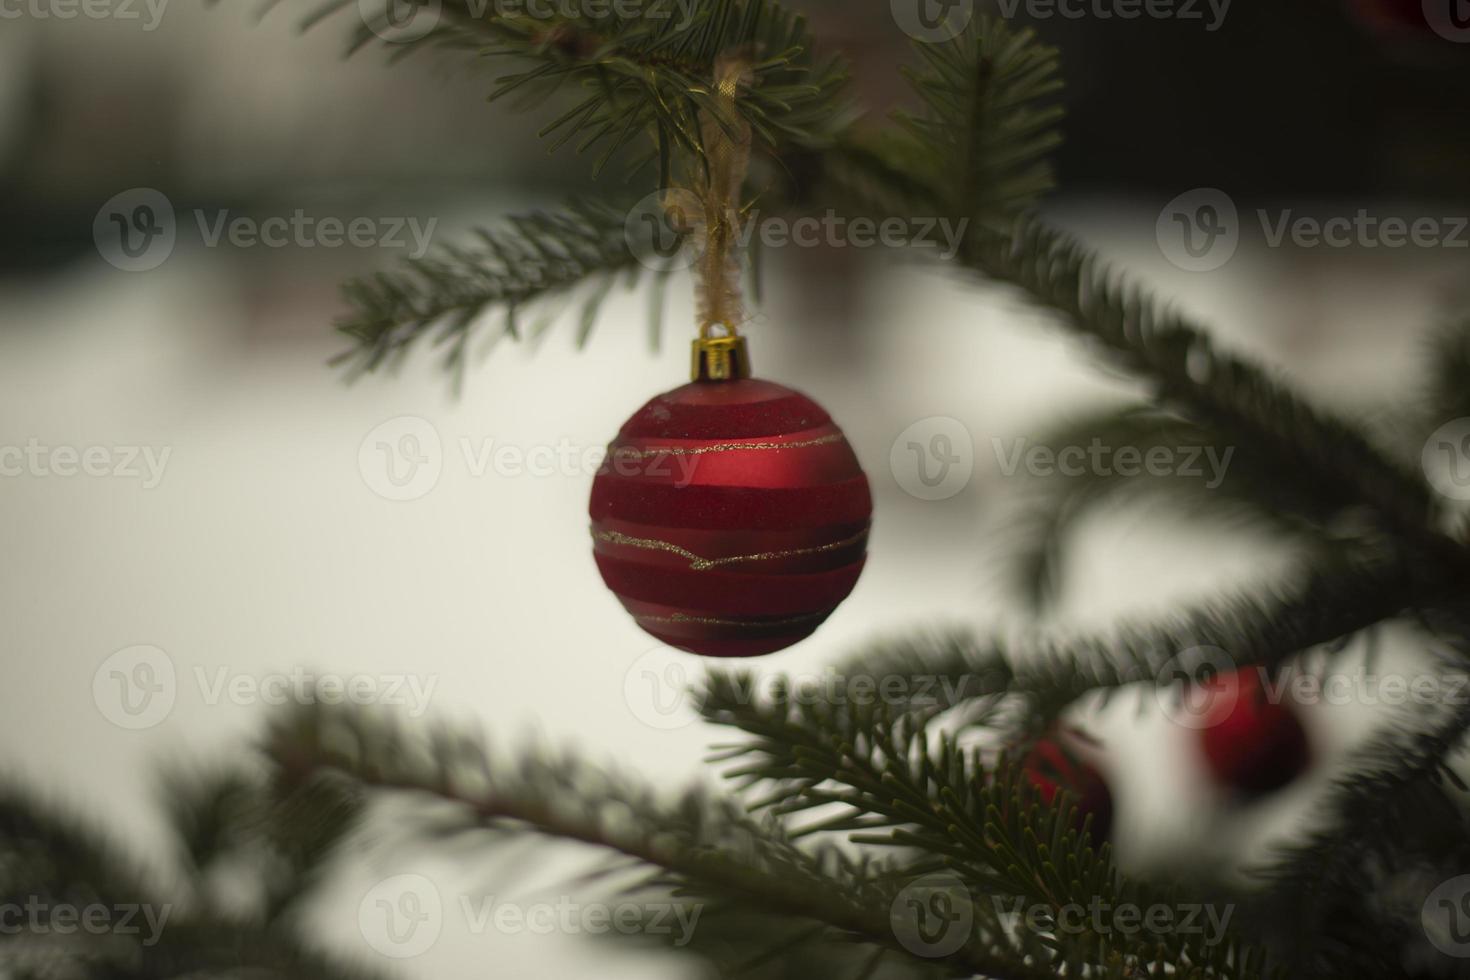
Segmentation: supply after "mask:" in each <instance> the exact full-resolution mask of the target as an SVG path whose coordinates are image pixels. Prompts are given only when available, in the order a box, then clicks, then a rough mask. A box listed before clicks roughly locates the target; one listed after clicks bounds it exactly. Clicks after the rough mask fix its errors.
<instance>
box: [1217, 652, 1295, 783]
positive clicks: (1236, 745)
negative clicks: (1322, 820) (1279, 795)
mask: <svg viewBox="0 0 1470 980" xmlns="http://www.w3.org/2000/svg"><path fill="white" fill-rule="evenodd" d="M1204 687H1205V691H1206V693H1207V694H1208V695H1209V696H1210V698H1211V699H1212V706H1211V707H1210V709H1209V710H1208V712H1207V714H1206V715H1205V718H1204V727H1202V728H1201V729H1200V730H1199V739H1200V751H1201V753H1202V754H1203V756H1204V760H1205V766H1206V768H1207V769H1208V770H1209V772H1210V775H1211V776H1212V777H1213V778H1214V780H1215V781H1216V782H1217V783H1220V784H1222V785H1224V786H1226V787H1229V788H1230V789H1232V790H1234V791H1235V792H1237V793H1240V794H1242V795H1245V796H1258V795H1261V794H1263V793H1269V792H1271V791H1273V790H1277V789H1280V788H1281V787H1283V786H1285V785H1286V784H1287V783H1289V782H1291V781H1292V780H1293V779H1295V778H1296V777H1297V776H1299V775H1300V774H1301V773H1302V772H1303V771H1304V770H1305V769H1306V768H1307V766H1308V764H1309V763H1310V762H1311V749H1310V746H1309V745H1308V743H1307V733H1306V730H1305V729H1303V728H1302V723H1301V721H1300V720H1298V718H1297V716H1296V712H1294V711H1293V710H1292V709H1291V707H1290V706H1289V705H1287V704H1283V703H1281V702H1280V701H1273V700H1271V698H1270V697H1269V692H1268V691H1267V689H1266V687H1265V685H1264V684H1263V683H1262V681H1261V677H1260V673H1259V672H1258V671H1255V670H1245V671H1235V672H1232V673H1228V674H1222V675H1220V676H1219V677H1216V678H1214V679H1212V680H1210V681H1208V682H1206V683H1205V684H1204Z"/></svg>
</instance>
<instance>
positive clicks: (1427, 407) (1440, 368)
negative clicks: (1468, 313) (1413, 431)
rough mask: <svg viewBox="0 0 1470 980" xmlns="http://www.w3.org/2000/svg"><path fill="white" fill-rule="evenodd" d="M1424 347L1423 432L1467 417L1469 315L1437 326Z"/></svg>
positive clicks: (1469, 394)
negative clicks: (1426, 384)
mask: <svg viewBox="0 0 1470 980" xmlns="http://www.w3.org/2000/svg"><path fill="white" fill-rule="evenodd" d="M1427 346H1428V349H1427V350H1426V351H1425V355H1426V356H1425V367H1426V368H1427V371H1428V375H1429V379H1428V389H1429V391H1428V393H1427V395H1426V397H1425V399H1424V412H1425V416H1426V419H1425V421H1426V422H1427V425H1426V426H1425V431H1426V433H1428V432H1433V431H1434V430H1435V429H1437V428H1439V427H1440V426H1441V425H1443V424H1444V423H1446V422H1449V421H1450V420H1451V419H1458V418H1465V417H1467V416H1470V383H1467V381H1470V317H1461V318H1459V319H1456V320H1453V321H1451V322H1448V323H1445V324H1444V325H1443V326H1441V327H1439V328H1438V329H1437V330H1436V331H1434V334H1433V335H1432V336H1431V338H1430V340H1429V343H1428V345H1427Z"/></svg>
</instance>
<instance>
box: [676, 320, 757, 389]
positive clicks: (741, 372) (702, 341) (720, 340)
mask: <svg viewBox="0 0 1470 980" xmlns="http://www.w3.org/2000/svg"><path fill="white" fill-rule="evenodd" d="M689 376H690V378H691V379H693V380H695V381H739V380H741V379H742V378H748V377H750V351H749V350H748V349H747V348H746V346H745V338H744V337H741V336H739V335H737V334H735V333H733V332H732V333H731V334H730V335H729V336H726V337H700V338H699V339H698V340H696V341H695V342H694V357H693V361H692V363H691V364H690V368H689Z"/></svg>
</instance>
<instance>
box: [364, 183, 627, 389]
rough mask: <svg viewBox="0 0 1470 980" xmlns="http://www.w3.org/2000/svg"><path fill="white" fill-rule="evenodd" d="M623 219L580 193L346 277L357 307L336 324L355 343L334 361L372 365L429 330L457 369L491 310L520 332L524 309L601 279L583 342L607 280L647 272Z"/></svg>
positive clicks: (586, 313) (515, 334)
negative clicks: (552, 207)
mask: <svg viewBox="0 0 1470 980" xmlns="http://www.w3.org/2000/svg"><path fill="white" fill-rule="evenodd" d="M626 220H627V212H626V211H625V210H620V209H618V208H615V207H612V206H609V205H606V204H600V203H596V202H591V201H576V202H573V203H572V204H570V205H568V207H567V209H566V210H565V211H563V212H561V213H545V212H540V213H533V214H525V215H519V216H515V217H512V218H510V219H508V221H507V222H506V225H505V227H504V228H502V229H500V230H497V231H483V230H482V231H480V232H478V233H477V237H478V244H477V246H476V247H473V248H470V247H462V246H444V247H441V248H440V249H439V250H438V251H437V253H435V254H432V255H430V256H428V257H426V258H423V259H410V260H408V261H406V262H404V263H403V265H402V267H401V268H400V269H399V270H398V271H395V272H383V273H378V274H377V275H373V276H369V277H367V278H363V279H358V280H355V281H353V282H350V283H348V284H347V285H346V286H345V287H344V289H345V293H346V296H347V299H348V301H349V302H350V303H351V304H352V307H353V310H352V312H351V313H349V314H348V315H347V316H345V317H343V318H342V319H341V320H339V321H338V329H339V330H341V332H342V333H344V334H346V335H347V336H348V337H350V338H352V340H353V341H354V347H353V348H352V349H351V350H349V351H347V352H345V353H344V354H343V355H342V356H341V357H340V358H339V361H341V362H345V363H348V364H350V365H351V366H352V368H353V369H354V370H357V371H372V370H374V369H376V368H378V367H380V366H381V365H383V364H384V363H385V362H388V361H391V360H394V359H396V358H398V357H401V356H402V355H403V354H404V353H406V352H407V351H408V350H409V349H410V348H411V347H412V346H413V345H414V344H415V343H416V342H417V341H419V340H421V339H424V338H426V337H429V336H433V337H434V338H435V339H436V343H438V344H448V345H449V353H448V355H447V357H446V364H447V366H449V367H451V368H453V369H457V370H460V371H462V370H463V369H464V367H465V365H466V363H467V358H468V352H469V342H470V339H471V337H472V336H473V332H474V329H475V327H476V326H477V325H479V324H480V323H481V322H482V320H484V319H485V318H487V317H489V316H491V315H492V313H494V312H496V311H499V312H503V314H504V317H505V320H504V327H503V332H504V335H506V336H509V337H511V338H513V339H520V337H521V336H522V333H523V331H522V327H521V316H522V313H523V311H524V310H525V309H526V308H527V307H529V306H531V305H533V304H535V303H537V302H539V301H543V300H549V299H554V298H556V297H559V296H566V295H567V294H569V293H571V292H573V291H575V290H576V289H577V287H579V286H582V285H583V284H584V283H587V282H588V281H589V280H591V281H596V280H601V282H602V286H601V288H595V289H593V290H592V291H591V293H590V295H589V296H588V297H587V298H586V300H585V301H584V306H583V310H582V322H583V324H584V329H583V330H582V332H581V335H580V338H579V339H580V340H581V341H583V342H585V340H586V338H587V334H588V332H589V330H588V329H587V328H590V326H591V323H592V321H593V319H594V318H595V317H596V315H597V311H598V308H599V307H600V305H601V303H602V301H603V300H605V299H606V297H607V295H608V293H609V291H610V287H611V286H612V285H613V284H614V283H615V282H616V281H617V280H618V279H622V280H623V281H624V282H626V283H627V285H628V286H630V287H631V286H633V285H635V284H636V283H637V282H638V280H639V279H640V277H641V276H642V274H643V273H644V272H645V271H647V270H646V269H645V267H644V266H643V265H642V264H640V262H639V261H638V256H637V255H636V254H635V253H634V252H633V249H632V246H631V244H630V238H629V236H628V234H627V233H626V231H625V224H626Z"/></svg>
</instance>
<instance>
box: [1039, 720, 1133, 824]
mask: <svg viewBox="0 0 1470 980" xmlns="http://www.w3.org/2000/svg"><path fill="white" fill-rule="evenodd" d="M1021 769H1022V771H1023V772H1024V773H1025V776H1026V780H1027V782H1029V783H1030V784H1031V785H1032V786H1034V787H1036V791H1037V793H1038V794H1039V795H1040V797H1041V801H1042V802H1043V803H1046V804H1048V805H1050V804H1051V803H1053V802H1054V801H1055V800H1056V798H1057V794H1058V793H1061V792H1066V793H1067V794H1068V795H1069V796H1070V797H1071V798H1072V800H1073V802H1074V803H1075V804H1076V806H1077V824H1076V825H1077V829H1078V830H1081V829H1082V824H1083V821H1084V820H1085V819H1086V818H1087V817H1091V818H1092V829H1091V831H1090V832H1091V834H1092V839H1093V840H1094V841H1098V842H1101V841H1105V840H1107V839H1108V834H1109V833H1110V832H1111V831H1112V828H1113V794H1112V791H1110V790H1109V789H1108V784H1107V780H1105V779H1103V776H1102V773H1100V772H1098V770H1097V768H1096V767H1095V766H1093V765H1092V764H1091V763H1090V762H1088V761H1086V760H1085V759H1083V758H1081V757H1080V756H1079V755H1078V753H1077V751H1076V750H1075V749H1074V748H1073V747H1072V746H1070V745H1068V744H1066V741H1065V740H1064V739H1059V738H1057V737H1053V736H1047V737H1044V738H1042V739H1041V740H1040V741H1039V742H1037V743H1036V745H1035V746H1033V747H1032V749H1031V751H1030V752H1028V753H1027V754H1026V758H1025V759H1024V760H1022V762H1021Z"/></svg>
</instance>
